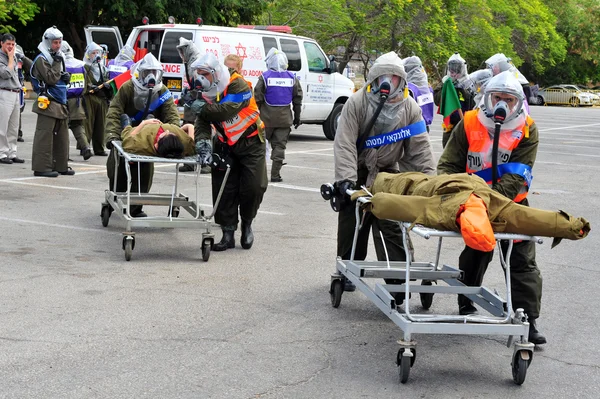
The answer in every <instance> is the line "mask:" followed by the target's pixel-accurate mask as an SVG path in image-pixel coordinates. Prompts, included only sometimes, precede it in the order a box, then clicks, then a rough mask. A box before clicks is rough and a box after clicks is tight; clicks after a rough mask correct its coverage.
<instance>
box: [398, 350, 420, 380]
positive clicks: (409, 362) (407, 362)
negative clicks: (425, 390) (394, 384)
mask: <svg viewBox="0 0 600 399" xmlns="http://www.w3.org/2000/svg"><path fill="white" fill-rule="evenodd" d="M404 351H406V348H400V349H399V350H398V355H397V357H396V364H397V365H398V376H399V377H400V383H402V384H405V383H406V381H408V376H409V375H410V368H411V367H412V366H413V364H415V360H416V358H417V352H416V351H415V350H414V349H410V351H411V352H412V356H404Z"/></svg>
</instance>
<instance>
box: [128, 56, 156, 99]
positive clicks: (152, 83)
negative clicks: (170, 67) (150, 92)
mask: <svg viewBox="0 0 600 399" xmlns="http://www.w3.org/2000/svg"><path fill="white" fill-rule="evenodd" d="M132 75H133V76H134V77H135V78H134V79H133V83H134V85H136V86H138V87H140V88H143V89H150V88H152V89H154V90H155V91H157V90H160V88H161V87H162V75H163V69H162V65H161V64H160V62H158V60H157V59H156V57H154V55H153V54H152V53H148V54H146V55H145V56H144V58H142V59H141V61H139V62H138V63H137V64H135V65H134V66H133V67H132Z"/></svg>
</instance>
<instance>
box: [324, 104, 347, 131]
mask: <svg viewBox="0 0 600 399" xmlns="http://www.w3.org/2000/svg"><path fill="white" fill-rule="evenodd" d="M342 108H344V104H342V103H336V104H335V105H334V106H333V109H332V110H331V113H330V114H329V116H328V117H327V119H325V122H323V133H325V137H327V138H328V139H329V140H333V139H334V138H335V131H336V130H337V127H338V121H339V119H340V114H341V113H342Z"/></svg>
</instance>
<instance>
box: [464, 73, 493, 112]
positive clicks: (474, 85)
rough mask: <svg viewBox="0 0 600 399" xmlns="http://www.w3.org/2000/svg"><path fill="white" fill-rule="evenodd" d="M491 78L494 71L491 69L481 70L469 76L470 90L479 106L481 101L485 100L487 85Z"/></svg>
mask: <svg viewBox="0 0 600 399" xmlns="http://www.w3.org/2000/svg"><path fill="white" fill-rule="evenodd" d="M491 78H492V71H491V70H489V69H479V70H477V71H475V72H472V73H470V74H469V79H468V81H469V84H468V87H469V89H470V92H471V95H472V96H473V100H474V101H475V104H478V103H479V101H480V100H481V99H482V98H483V93H484V91H485V85H486V84H487V82H489V80H490V79H491Z"/></svg>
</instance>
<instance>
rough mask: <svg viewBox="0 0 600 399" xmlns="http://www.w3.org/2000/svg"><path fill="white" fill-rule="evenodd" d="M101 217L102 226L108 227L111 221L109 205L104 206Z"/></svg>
mask: <svg viewBox="0 0 600 399" xmlns="http://www.w3.org/2000/svg"><path fill="white" fill-rule="evenodd" d="M100 216H101V217H102V226H104V227H107V226H108V220H109V219H110V207H109V206H108V205H102V210H101V211H100Z"/></svg>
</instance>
